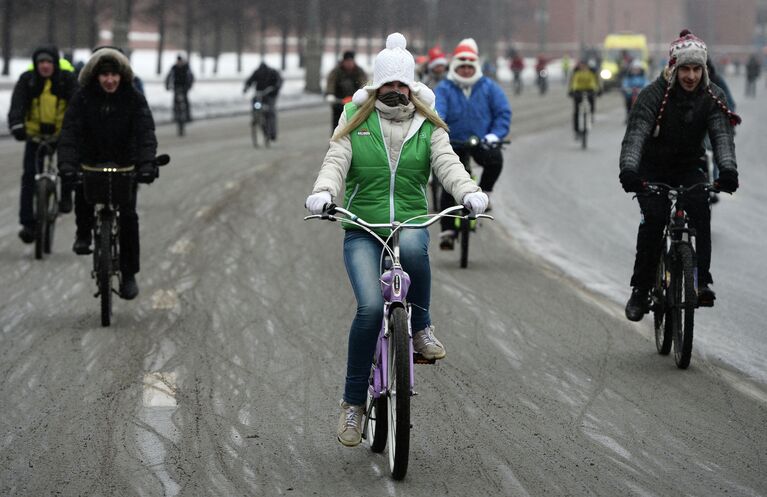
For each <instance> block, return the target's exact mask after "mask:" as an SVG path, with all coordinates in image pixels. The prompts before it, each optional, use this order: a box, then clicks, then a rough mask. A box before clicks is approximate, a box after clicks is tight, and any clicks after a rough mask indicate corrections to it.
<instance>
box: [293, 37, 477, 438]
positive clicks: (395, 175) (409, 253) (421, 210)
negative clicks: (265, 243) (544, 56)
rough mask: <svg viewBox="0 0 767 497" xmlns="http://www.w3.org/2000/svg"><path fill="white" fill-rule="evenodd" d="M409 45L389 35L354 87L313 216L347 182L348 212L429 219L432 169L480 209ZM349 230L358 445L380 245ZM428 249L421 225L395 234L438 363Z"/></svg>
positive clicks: (343, 430) (420, 344)
mask: <svg viewBox="0 0 767 497" xmlns="http://www.w3.org/2000/svg"><path fill="white" fill-rule="evenodd" d="M405 47H406V40H405V37H404V36H402V35H401V34H400V33H393V34H391V35H389V37H388V38H387V40H386V48H384V49H383V50H381V52H379V54H378V56H377V57H376V59H375V62H374V67H373V83H372V84H371V85H370V86H365V87H364V88H362V89H360V90H358V91H357V92H355V94H354V97H353V99H352V102H351V103H349V104H347V105H346V106H345V110H344V113H343V114H342V115H341V118H340V119H339V122H338V127H336V129H335V133H334V134H333V137H332V138H331V141H330V148H329V150H328V152H327V154H326V155H325V160H324V162H323V164H322V168H321V169H320V172H319V175H318V177H317V180H316V182H315V183H314V187H313V189H312V194H311V195H309V197H308V198H307V199H306V207H307V208H308V209H309V211H310V212H312V213H313V214H318V213H320V212H322V209H323V206H324V205H325V204H328V203H330V202H331V201H334V200H337V199H339V198H340V197H341V195H342V191H343V189H344V187H345V198H346V205H347V208H348V209H349V210H351V211H353V212H354V213H355V214H357V215H359V216H360V217H361V218H363V219H365V220H366V221H368V222H372V223H388V222H390V221H392V220H396V221H406V220H408V219H410V218H412V217H414V216H419V215H425V214H426V213H427V212H428V211H427V201H426V198H425V196H424V194H423V191H424V189H425V188H426V183H427V181H428V178H429V171H430V169H431V168H433V169H434V171H435V174H436V175H437V177H438V178H439V179H440V180H441V181H442V184H443V185H444V186H445V188H447V189H448V190H449V191H450V192H451V193H452V194H453V195H455V196H456V197H457V198H460V199H462V202H463V203H464V204H465V205H467V206H469V207H470V208H471V209H472V210H473V211H474V212H475V213H482V212H483V211H484V210H485V207H486V206H487V196H486V195H485V194H484V193H482V191H481V190H480V188H479V187H478V186H477V185H476V184H475V183H474V182H473V181H472V179H471V178H470V177H469V175H468V174H467V173H466V171H465V170H464V168H463V165H462V164H461V162H460V160H459V159H458V157H457V156H456V155H455V153H454V152H453V150H452V148H451V147H450V139H449V137H448V135H447V131H446V129H447V126H446V125H445V123H444V122H443V121H442V119H440V118H439V116H438V115H437V114H436V113H435V112H434V110H433V109H432V104H433V102H434V94H433V93H432V91H431V90H430V89H429V88H428V87H427V86H425V85H423V84H421V83H417V82H416V81H415V60H414V59H413V56H412V55H411V54H410V52H408V51H407V50H406V49H405ZM344 184H345V185H344ZM417 222H418V221H417ZM346 230H347V231H346V235H345V237H344V262H345V265H346V271H347V273H348V275H349V280H350V282H351V286H352V289H353V290H354V295H355V297H356V299H357V313H356V315H355V317H354V321H353V322H352V325H351V330H350V332H349V348H348V362H347V370H346V386H345V389H344V395H343V400H342V401H341V417H340V421H339V426H338V440H339V441H340V442H341V443H342V444H343V445H346V446H355V445H357V444H359V443H360V440H361V429H362V411H363V409H364V403H365V399H366V396H367V388H368V377H369V375H370V364H371V362H372V360H373V354H374V352H375V346H376V342H377V339H378V332H379V329H380V326H381V320H382V309H383V297H382V296H381V290H380V284H379V280H378V278H379V276H380V274H381V272H380V267H379V256H380V253H381V246H380V243H379V242H378V241H376V240H375V238H373V237H372V236H371V235H370V234H368V233H366V232H365V231H362V230H359V229H355V228H354V227H353V226H351V225H347V226H346ZM428 246H429V233H428V231H427V230H403V231H402V232H401V235H400V248H401V258H402V263H403V267H404V269H405V271H407V272H408V273H409V274H410V276H411V278H412V285H411V287H410V290H409V292H408V300H409V302H410V303H411V304H413V314H412V327H413V330H415V331H414V333H413V347H414V348H415V350H416V351H417V352H419V353H421V354H422V355H423V356H424V357H426V358H429V359H441V358H443V357H445V348H444V347H443V345H442V344H441V343H440V342H439V340H437V338H436V337H435V336H434V327H433V326H432V325H431V319H430V316H429V300H430V293H431V272H430V269H429V253H428Z"/></svg>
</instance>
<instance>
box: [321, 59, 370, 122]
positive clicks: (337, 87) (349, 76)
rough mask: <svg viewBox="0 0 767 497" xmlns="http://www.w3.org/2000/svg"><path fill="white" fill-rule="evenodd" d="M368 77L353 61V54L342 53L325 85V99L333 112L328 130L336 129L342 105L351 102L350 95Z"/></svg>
mask: <svg viewBox="0 0 767 497" xmlns="http://www.w3.org/2000/svg"><path fill="white" fill-rule="evenodd" d="M367 79H368V76H367V74H365V71H363V70H362V68H361V67H360V66H358V65H357V63H356V62H355V61H354V52H352V51H351V50H349V51H346V52H344V55H343V57H342V58H341V61H340V62H339V63H338V65H337V66H336V67H335V69H333V70H332V71H330V74H328V79H327V82H326V84H325V98H326V99H327V101H328V102H330V103H331V107H332V110H333V115H332V118H331V119H332V121H331V123H330V130H331V133H332V131H333V130H334V129H335V128H336V125H337V124H338V120H339V119H340V118H341V113H342V112H343V111H344V103H346V102H348V101H350V100H351V97H352V95H354V92H355V91H357V90H358V89H360V88H362V87H363V86H364V85H365V82H367Z"/></svg>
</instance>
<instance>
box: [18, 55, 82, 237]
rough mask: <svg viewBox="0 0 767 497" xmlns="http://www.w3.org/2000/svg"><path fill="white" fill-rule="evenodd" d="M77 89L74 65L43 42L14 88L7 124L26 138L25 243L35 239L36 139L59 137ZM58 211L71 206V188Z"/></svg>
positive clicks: (65, 191) (22, 233)
mask: <svg viewBox="0 0 767 497" xmlns="http://www.w3.org/2000/svg"><path fill="white" fill-rule="evenodd" d="M76 89H77V80H76V79H75V77H74V73H73V72H72V69H71V65H70V64H69V63H68V62H67V61H66V60H65V59H60V58H59V50H58V48H56V47H55V46H43V47H40V48H38V49H37V50H35V51H34V53H33V54H32V67H31V68H30V69H29V70H28V71H26V72H24V73H22V75H21V76H20V77H19V80H18V81H17V82H16V85H15V86H14V88H13V94H12V96H11V108H10V110H9V111H8V127H9V128H10V130H11V134H12V135H13V137H14V138H16V140H18V141H24V142H26V143H25V146H24V173H23V174H22V176H21V201H20V208H19V222H20V223H21V231H19V238H21V241H22V242H24V243H32V242H34V241H35V216H34V208H33V205H32V204H33V201H34V190H35V174H36V172H37V164H36V163H35V159H36V157H37V150H38V148H39V146H40V145H39V143H38V142H37V141H35V140H36V139H37V138H39V137H41V136H48V137H54V138H55V137H57V136H58V135H59V133H60V132H61V123H62V121H63V120H64V112H65V111H66V109H67V105H68V103H69V101H70V99H71V98H72V95H73V94H74V92H75V90H76ZM61 194H62V195H61V201H60V203H59V211H61V212H63V213H66V212H70V211H71V210H72V190H71V188H62V191H61Z"/></svg>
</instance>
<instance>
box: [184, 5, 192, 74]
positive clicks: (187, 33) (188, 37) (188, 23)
mask: <svg viewBox="0 0 767 497" xmlns="http://www.w3.org/2000/svg"><path fill="white" fill-rule="evenodd" d="M185 2H186V3H185V7H186V20H185V21H184V22H185V26H184V49H185V50H186V59H187V62H189V61H191V59H192V25H193V24H194V10H193V8H192V0H185Z"/></svg>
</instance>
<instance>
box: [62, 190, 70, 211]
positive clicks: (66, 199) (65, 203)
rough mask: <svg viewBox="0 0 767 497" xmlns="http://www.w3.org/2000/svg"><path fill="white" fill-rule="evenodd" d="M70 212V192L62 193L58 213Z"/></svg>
mask: <svg viewBox="0 0 767 497" xmlns="http://www.w3.org/2000/svg"><path fill="white" fill-rule="evenodd" d="M70 212H72V192H66V193H62V195H61V199H60V200H59V213H61V214H69V213H70Z"/></svg>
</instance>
